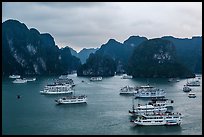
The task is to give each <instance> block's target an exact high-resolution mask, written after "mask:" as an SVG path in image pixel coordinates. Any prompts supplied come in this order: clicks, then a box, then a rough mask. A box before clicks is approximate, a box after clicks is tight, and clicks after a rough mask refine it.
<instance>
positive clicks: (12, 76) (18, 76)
mask: <svg viewBox="0 0 204 137" xmlns="http://www.w3.org/2000/svg"><path fill="white" fill-rule="evenodd" d="M20 77H21V76H20V75H10V76H9V78H20Z"/></svg>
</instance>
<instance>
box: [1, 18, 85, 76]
mask: <svg viewBox="0 0 204 137" xmlns="http://www.w3.org/2000/svg"><path fill="white" fill-rule="evenodd" d="M2 54H3V55H2V57H3V62H2V68H3V74H4V75H10V74H21V75H23V74H25V75H35V74H39V75H47V74H61V73H67V72H69V71H72V70H76V69H77V67H78V66H79V65H81V63H80V60H79V59H77V58H75V57H73V56H72V55H71V53H70V50H69V49H66V50H64V49H62V50H61V49H59V48H58V47H57V46H56V45H55V41H54V38H53V37H52V36H51V35H50V34H48V33H45V34H40V33H39V31H38V30H36V29H34V28H31V29H28V28H27V26H26V25H25V24H23V23H20V22H19V21H17V20H7V21H5V22H3V23H2ZM68 62H70V63H68Z"/></svg>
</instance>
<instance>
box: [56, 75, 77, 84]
mask: <svg viewBox="0 0 204 137" xmlns="http://www.w3.org/2000/svg"><path fill="white" fill-rule="evenodd" d="M54 84H66V85H71V86H74V85H75V84H74V81H73V80H72V79H69V78H67V77H61V78H58V79H55V80H54Z"/></svg>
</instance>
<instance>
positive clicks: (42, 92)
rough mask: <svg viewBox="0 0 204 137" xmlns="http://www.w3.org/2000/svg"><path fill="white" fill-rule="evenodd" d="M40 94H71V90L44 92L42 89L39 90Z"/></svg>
mask: <svg viewBox="0 0 204 137" xmlns="http://www.w3.org/2000/svg"><path fill="white" fill-rule="evenodd" d="M40 93H41V94H49V95H56V94H72V93H73V91H69V92H44V91H40Z"/></svg>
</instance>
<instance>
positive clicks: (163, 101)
mask: <svg viewBox="0 0 204 137" xmlns="http://www.w3.org/2000/svg"><path fill="white" fill-rule="evenodd" d="M148 104H152V105H156V106H162V107H166V108H168V107H173V104H174V101H173V100H171V99H167V98H152V100H151V101H150V102H149V103H148Z"/></svg>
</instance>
